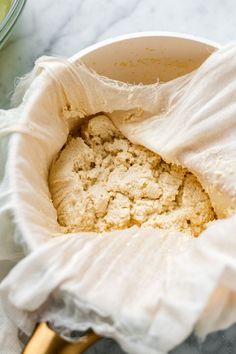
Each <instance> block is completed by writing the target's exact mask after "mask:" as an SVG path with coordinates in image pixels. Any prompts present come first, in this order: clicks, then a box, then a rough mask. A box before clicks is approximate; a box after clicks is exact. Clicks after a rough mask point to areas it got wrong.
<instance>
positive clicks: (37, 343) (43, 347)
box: [22, 323, 101, 354]
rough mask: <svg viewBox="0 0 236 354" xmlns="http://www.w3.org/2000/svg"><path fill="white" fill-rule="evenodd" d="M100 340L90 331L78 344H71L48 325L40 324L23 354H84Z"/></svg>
mask: <svg viewBox="0 0 236 354" xmlns="http://www.w3.org/2000/svg"><path fill="white" fill-rule="evenodd" d="M100 339H101V337H99V336H98V335H97V334H95V333H94V332H93V331H88V332H86V334H85V335H84V336H82V337H81V338H80V339H79V341H78V342H77V343H69V342H67V341H65V340H64V339H62V338H61V337H60V336H59V335H58V334H57V333H55V332H54V331H53V330H52V329H50V328H49V327H48V326H47V324H46V323H40V324H39V325H38V326H37V328H36V329H35V331H34V333H33V335H32V337H31V338H30V340H29V342H28V343H27V345H26V347H25V349H24V350H23V352H22V354H82V353H84V351H85V350H86V349H88V348H89V347H91V346H92V345H93V344H94V343H95V342H97V341H98V340H100Z"/></svg>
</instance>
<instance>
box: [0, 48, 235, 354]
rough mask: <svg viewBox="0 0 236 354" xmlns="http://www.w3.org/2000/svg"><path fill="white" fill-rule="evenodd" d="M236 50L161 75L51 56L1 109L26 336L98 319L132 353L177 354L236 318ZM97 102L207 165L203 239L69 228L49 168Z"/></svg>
mask: <svg viewBox="0 0 236 354" xmlns="http://www.w3.org/2000/svg"><path fill="white" fill-rule="evenodd" d="M235 57H236V46H235V45H230V46H227V47H224V48H222V49H220V50H218V51H217V52H215V53H213V54H212V55H211V56H210V57H209V58H208V59H207V60H206V61H205V62H204V63H203V64H202V65H201V66H200V67H199V68H198V69H197V70H195V71H194V72H192V73H190V74H188V75H185V76H183V77H180V78H177V79H175V80H172V81H169V82H167V83H157V84H153V85H128V84H125V83H121V82H117V81H113V80H109V79H107V78H104V77H101V76H99V75H97V74H96V73H95V72H93V71H91V70H89V69H88V68H86V67H85V66H84V65H83V63H81V62H78V61H77V62H73V61H71V60H66V59H59V58H52V57H42V58H40V59H39V60H38V61H37V62H36V65H35V68H34V70H33V71H32V73H30V74H29V75H28V76H27V77H26V78H25V79H23V80H22V81H21V82H20V83H19V85H18V87H17V89H16V92H15V95H14V100H15V102H16V105H17V107H16V108H14V109H12V110H9V111H1V112H0V124H1V128H0V132H1V164H2V169H1V175H0V177H1V187H0V188H1V197H0V198H1V199H0V220H1V221H0V222H1V230H0V243H1V247H0V260H1V261H6V260H13V261H14V260H16V259H19V258H22V251H21V249H22V248H23V250H24V253H25V257H24V258H23V259H22V260H21V261H20V262H19V263H18V264H17V265H16V266H15V267H14V268H13V270H12V271H11V272H10V274H9V275H8V276H7V277H6V278H5V279H4V281H3V282H2V284H1V287H0V294H1V299H2V302H3V306H4V309H5V311H6V313H7V315H8V317H9V318H10V319H11V321H12V322H13V323H15V324H16V325H17V326H18V327H19V328H20V329H21V330H23V331H24V332H25V333H26V334H30V333H31V331H32V329H33V327H34V325H35V323H36V321H39V320H47V321H51V323H53V324H54V326H56V327H57V328H60V329H64V332H63V333H66V330H73V329H76V330H84V329H87V328H88V327H91V328H93V329H94V330H95V331H96V332H97V333H99V334H101V335H104V336H109V337H112V338H115V339H116V340H117V341H118V342H119V344H120V345H121V347H122V348H123V349H124V350H125V351H126V352H128V353H136V354H146V353H149V354H164V353H167V352H168V351H169V350H171V349H173V348H174V347H175V346H177V345H178V344H179V343H181V342H182V341H183V340H184V339H185V338H186V337H187V336H188V335H189V334H190V333H191V332H192V331H195V332H196V333H197V334H198V335H199V336H200V337H202V338H204V337H205V336H206V335H207V334H208V333H210V332H213V331H216V330H219V329H225V328H227V327H228V326H230V325H231V324H233V323H234V322H235V321H236V260H235V255H236V237H235V230H236V216H235V208H236V184H235V180H236V61H235ZM98 112H106V113H108V114H109V115H110V117H111V119H112V120H113V122H114V123H115V125H116V126H117V127H118V128H119V129H120V130H121V131H122V133H123V134H124V135H125V136H126V137H127V138H128V139H130V140H131V141H132V142H134V143H138V144H141V145H144V146H146V147H147V148H149V149H150V150H152V151H154V152H157V153H158V154H159V155H161V157H162V158H163V159H164V160H166V161H167V162H173V163H176V164H178V165H181V166H184V167H186V168H188V169H189V170H190V171H191V172H192V173H193V174H195V175H196V176H197V177H198V179H199V181H200V182H201V184H202V185H203V187H204V188H205V190H206V191H207V192H208V194H209V196H210V199H211V203H212V205H213V206H214V209H215V211H216V214H217V216H218V217H219V220H217V221H214V222H212V223H211V224H210V225H209V226H208V227H207V229H206V230H205V231H204V232H203V233H202V234H201V235H200V237H199V238H198V239H196V238H192V237H190V236H188V235H186V234H182V233H179V232H174V231H166V230H158V229H151V228H145V229H139V228H137V227H132V228H130V229H127V230H122V231H113V232H107V233H104V234H103V235H101V234H97V233H92V232H80V233H74V234H66V235H65V234H63V233H62V231H61V228H60V226H59V224H58V223H57V214H56V210H55V209H54V207H53V204H52V201H51V196H50V192H49V189H48V172H49V168H50V165H51V163H52V161H53V159H54V158H55V156H56V154H57V153H58V151H59V150H60V149H61V148H62V146H63V145H64V143H65V142H66V140H67V136H68V133H69V131H70V129H72V128H73V127H74V125H75V124H79V122H80V121H81V120H82V119H83V117H85V116H89V115H92V114H95V113H98ZM124 113H125V114H124ZM3 150H6V151H5V152H6V153H3ZM6 154H7V159H6V158H5V156H6ZM220 218H221V219H220ZM222 218H224V219H222Z"/></svg>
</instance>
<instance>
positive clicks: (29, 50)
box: [0, 0, 236, 108]
mask: <svg viewBox="0 0 236 354" xmlns="http://www.w3.org/2000/svg"><path fill="white" fill-rule="evenodd" d="M235 18H236V2H235V0H207V1H206V0H178V1H176V0H99V1H98V0H67V1H65V0H54V1H51V0H28V1H27V4H26V6H25V9H24V12H23V14H22V16H21V18H20V19H19V21H18V23H17V25H16V27H15V29H14V31H13V34H12V36H11V38H10V39H9V41H8V42H7V44H6V45H5V48H4V49H3V50H1V51H0V107H1V108H6V107H7V106H8V104H9V98H10V95H11V92H12V90H13V88H14V82H15V79H16V77H20V76H22V75H24V74H25V73H27V72H28V71H30V70H31V69H32V67H33V65H34V61H35V59H36V58H38V57H39V56H41V55H44V54H49V55H50V54H52V55H62V56H70V55H72V54H74V53H76V52H78V51H79V50H80V49H82V48H84V47H86V46H89V45H91V44H93V43H95V42H98V41H100V40H103V39H106V38H109V37H113V36H116V35H120V34H124V33H128V32H137V31H149V30H161V31H175V32H185V33H190V34H194V35H198V36H203V37H207V38H209V39H212V40H215V41H218V42H220V43H226V42H228V41H231V40H233V39H235V37H236V27H235Z"/></svg>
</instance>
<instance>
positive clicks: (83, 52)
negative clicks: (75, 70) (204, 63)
mask: <svg viewBox="0 0 236 354" xmlns="http://www.w3.org/2000/svg"><path fill="white" fill-rule="evenodd" d="M147 37H164V38H176V39H186V40H189V41H193V42H196V43H200V44H206V45H209V46H211V47H214V48H215V49H220V48H221V45H220V44H219V43H217V42H215V41H212V40H210V39H206V38H204V37H199V36H195V35H192V34H187V33H184V32H183V33H181V32H168V31H144V32H134V33H128V34H124V35H120V36H115V37H111V38H108V39H105V40H103V41H99V42H98V43H95V44H92V45H90V46H88V47H86V48H84V49H81V50H80V51H79V52H77V53H75V54H74V55H72V56H71V57H70V60H71V61H76V60H78V59H81V58H82V57H83V56H85V55H87V54H89V53H91V52H93V51H96V50H97V49H100V48H102V47H105V46H107V45H109V44H113V43H117V42H121V41H125V40H127V39H136V38H147Z"/></svg>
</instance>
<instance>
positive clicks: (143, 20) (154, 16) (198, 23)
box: [0, 0, 236, 354]
mask: <svg viewBox="0 0 236 354" xmlns="http://www.w3.org/2000/svg"><path fill="white" fill-rule="evenodd" d="M235 18H236V2H235V0H224V1H223V0H178V1H176V0H99V1H98V0H66V1H65V0H54V1H52V0H28V2H27V4H26V6H25V9H24V11H23V14H22V15H21V17H20V19H19V21H18V23H17V25H16V27H15V29H14V31H13V33H12V36H11V37H10V39H9V40H8V42H7V43H6V45H5V47H4V48H3V49H2V50H1V51H0V108H7V107H8V106H9V101H10V96H11V92H12V90H13V88H14V82H15V79H16V78H17V77H21V76H22V75H24V74H25V73H27V72H28V71H30V70H31V69H32V67H33V65H34V61H35V59H36V58H38V57H39V56H41V55H45V54H46V55H60V56H70V55H72V54H74V53H76V52H78V51H79V50H80V49H82V48H85V47H87V46H89V45H91V44H93V43H96V42H98V41H100V40H103V39H106V38H109V37H113V36H116V35H120V34H125V33H129V32H138V31H149V30H159V31H175V32H185V33H190V34H194V35H198V36H202V37H207V38H209V39H211V40H214V41H217V42H219V43H222V44H223V43H227V42H229V41H232V40H234V39H235V38H236V26H235ZM99 347H100V349H99V348H98V347H97V348H94V349H92V350H91V351H89V353H91V354H95V353H103V354H105V353H106V354H108V353H113V354H115V353H117V354H118V353H121V351H120V350H119V348H118V347H117V346H116V345H115V344H114V342H112V341H106V342H103V343H100V344H99ZM174 353H175V354H180V353H181V354H182V353H184V354H200V353H202V354H210V353H211V354H213V353H214V354H226V353H227V354H235V353H236V328H235V327H232V328H231V329H229V330H228V331H227V332H225V333H223V334H214V335H213V336H211V337H210V338H209V339H208V340H207V342H206V343H205V344H204V345H199V344H198V343H197V341H196V340H195V339H194V338H191V339H189V340H188V341H187V342H185V344H184V345H182V346H181V347H180V348H178V349H177V350H175V351H174V352H173V354H174Z"/></svg>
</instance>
